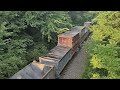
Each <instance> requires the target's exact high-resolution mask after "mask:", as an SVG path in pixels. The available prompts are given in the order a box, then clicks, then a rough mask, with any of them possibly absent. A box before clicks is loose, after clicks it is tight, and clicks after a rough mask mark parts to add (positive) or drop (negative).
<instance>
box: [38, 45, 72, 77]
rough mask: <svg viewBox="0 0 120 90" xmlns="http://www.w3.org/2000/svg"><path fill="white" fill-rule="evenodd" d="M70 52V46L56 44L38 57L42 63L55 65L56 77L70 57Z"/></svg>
mask: <svg viewBox="0 0 120 90" xmlns="http://www.w3.org/2000/svg"><path fill="white" fill-rule="evenodd" d="M72 54H73V53H72V51H71V48H70V47H62V46H56V47H54V48H53V49H52V50H50V51H49V52H48V54H47V55H45V56H42V57H39V61H40V63H42V64H46V65H53V66H55V71H56V77H57V78H58V77H59V74H60V73H61V71H62V70H63V68H64V67H65V66H66V64H67V63H68V61H69V60H70V59H71V58H72Z"/></svg>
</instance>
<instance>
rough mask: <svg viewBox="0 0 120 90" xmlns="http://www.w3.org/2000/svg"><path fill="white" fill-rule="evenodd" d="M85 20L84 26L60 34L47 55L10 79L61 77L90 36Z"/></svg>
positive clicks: (87, 23)
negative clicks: (55, 44)
mask: <svg viewBox="0 0 120 90" xmlns="http://www.w3.org/2000/svg"><path fill="white" fill-rule="evenodd" d="M88 25H91V23H90V22H85V23H84V26H75V27H73V28H71V30H70V31H67V32H65V33H63V34H60V35H58V44H57V46H55V47H54V48H53V49H51V50H50V51H49V52H48V53H47V54H46V55H44V56H42V57H39V60H38V61H35V60H34V61H33V62H32V63H30V64H29V65H27V66H26V67H24V68H23V69H22V70H20V71H19V72H17V73H16V74H15V75H13V76H12V77H11V78H10V79H56V78H60V74H61V72H62V70H63V69H64V68H65V66H66V65H67V63H68V62H69V61H70V59H71V58H72V57H73V55H74V54H75V53H76V52H77V51H78V50H79V48H81V46H82V43H83V42H84V40H85V39H86V38H87V37H88V36H89V34H90V31H89V30H88V28H87V26H88Z"/></svg>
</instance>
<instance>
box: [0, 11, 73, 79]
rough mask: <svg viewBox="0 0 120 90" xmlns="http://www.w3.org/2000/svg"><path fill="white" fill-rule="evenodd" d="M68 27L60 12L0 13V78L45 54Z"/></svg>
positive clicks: (69, 24)
mask: <svg viewBox="0 0 120 90" xmlns="http://www.w3.org/2000/svg"><path fill="white" fill-rule="evenodd" d="M71 26H72V25H71V18H70V17H69V15H68V12H64V11H0V78H9V77H10V76H12V75H13V74H14V73H16V72H17V71H18V70H20V69H22V68H23V67H24V66H26V65H27V64H29V63H30V62H31V61H32V60H34V59H37V58H38V57H39V56H41V55H43V54H45V53H46V52H47V51H48V50H49V49H51V48H52V47H54V46H55V45H56V43H57V35H58V34H59V33H63V32H65V31H66V30H69V28H70V27H71Z"/></svg>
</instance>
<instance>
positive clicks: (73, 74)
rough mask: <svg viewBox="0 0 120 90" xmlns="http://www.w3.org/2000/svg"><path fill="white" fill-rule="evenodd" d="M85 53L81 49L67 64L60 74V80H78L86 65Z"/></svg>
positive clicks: (83, 49)
mask: <svg viewBox="0 0 120 90" xmlns="http://www.w3.org/2000/svg"><path fill="white" fill-rule="evenodd" d="M87 60H88V59H87V53H86V50H85V48H82V49H81V50H80V51H79V52H78V54H77V55H75V56H74V57H73V58H72V59H71V60H70V62H69V63H68V64H67V66H66V67H65V69H64V70H63V72H62V73H61V79H80V78H81V75H82V73H83V72H84V70H85V65H86V63H87Z"/></svg>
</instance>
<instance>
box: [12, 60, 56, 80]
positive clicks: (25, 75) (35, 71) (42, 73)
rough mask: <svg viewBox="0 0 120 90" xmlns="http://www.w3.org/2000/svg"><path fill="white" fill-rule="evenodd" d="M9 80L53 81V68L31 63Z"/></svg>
mask: <svg viewBox="0 0 120 90" xmlns="http://www.w3.org/2000/svg"><path fill="white" fill-rule="evenodd" d="M10 79H55V68H54V66H47V65H45V64H41V63H38V62H36V61H33V62H32V63H30V64H29V65H27V66H26V67H24V68H23V69H22V70H20V71H19V72H17V73H16V74H14V75H13V76H12V77H11V78H10Z"/></svg>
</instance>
